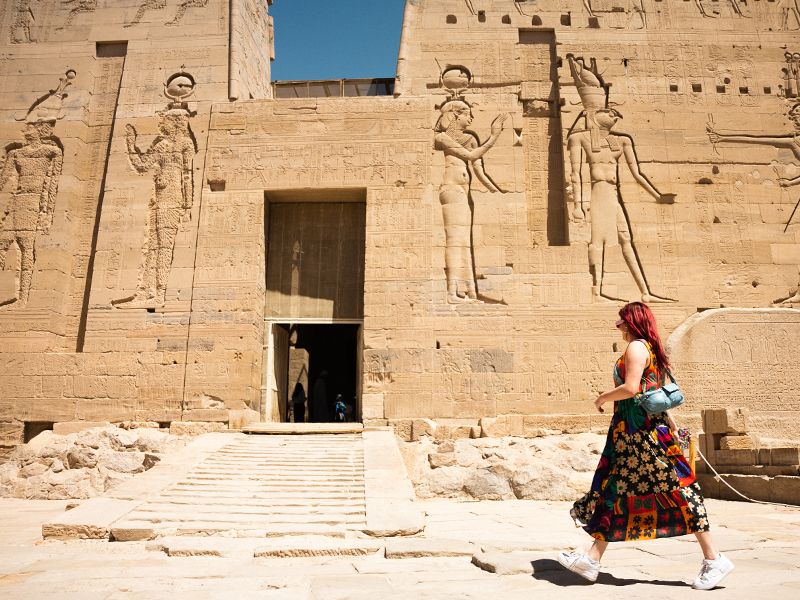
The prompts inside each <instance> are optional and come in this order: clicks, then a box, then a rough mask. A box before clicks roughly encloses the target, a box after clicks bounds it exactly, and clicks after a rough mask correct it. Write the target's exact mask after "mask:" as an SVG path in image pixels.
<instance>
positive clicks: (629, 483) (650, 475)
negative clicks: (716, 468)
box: [571, 340, 709, 542]
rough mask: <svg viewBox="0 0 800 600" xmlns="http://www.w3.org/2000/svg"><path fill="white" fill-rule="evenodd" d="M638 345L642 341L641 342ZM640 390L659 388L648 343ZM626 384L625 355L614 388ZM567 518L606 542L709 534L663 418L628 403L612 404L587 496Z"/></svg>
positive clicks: (691, 479) (691, 477)
mask: <svg viewBox="0 0 800 600" xmlns="http://www.w3.org/2000/svg"><path fill="white" fill-rule="evenodd" d="M640 341H643V340H640ZM644 343H645V345H646V346H647V348H648V350H649V351H650V362H649V364H648V365H647V367H646V368H645V370H644V373H643V374H642V384H641V391H648V390H651V389H654V388H656V387H658V386H659V385H660V381H661V377H660V374H659V369H658V367H657V364H656V357H655V354H654V353H653V349H652V348H651V347H650V344H648V343H647V342H644ZM624 381H625V362H624V356H620V357H619V359H617V363H616V365H615V366H614V383H615V384H616V385H621V384H622V383H623V382H624ZM571 514H572V515H573V516H574V517H575V518H576V520H577V521H579V522H580V523H581V524H582V525H584V530H586V532H587V533H589V535H591V536H592V537H594V538H597V539H599V540H605V541H608V542H621V541H632V540H649V539H655V538H662V537H673V536H677V535H685V534H687V533H695V532H697V531H708V528H709V526H708V518H707V516H706V509H705V506H704V504H703V496H702V494H701V492H700V487H699V485H698V484H697V483H696V482H695V476H694V473H693V472H692V469H691V467H690V466H689V463H688V461H687V460H686V458H685V457H684V455H683V452H682V451H681V449H680V446H679V445H678V443H677V441H676V440H675V438H674V437H673V435H672V432H671V431H670V428H669V425H668V423H667V418H666V415H665V414H664V413H660V414H657V415H650V414H648V413H647V412H646V411H645V410H644V409H642V408H640V407H639V406H637V404H636V401H635V400H634V399H633V398H627V399H625V400H620V401H618V402H615V403H614V416H613V417H612V419H611V425H610V426H609V429H608V436H607V438H606V444H605V447H604V448H603V453H602V456H601V457H600V462H599V464H598V465H597V470H596V471H595V474H594V479H593V481H592V487H591V489H590V490H589V493H588V494H586V495H585V496H584V497H583V498H581V499H580V500H578V501H577V502H576V503H575V504H574V505H573V511H572V512H571Z"/></svg>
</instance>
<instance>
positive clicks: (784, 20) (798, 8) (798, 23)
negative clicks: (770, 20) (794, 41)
mask: <svg viewBox="0 0 800 600" xmlns="http://www.w3.org/2000/svg"><path fill="white" fill-rule="evenodd" d="M778 8H780V11H781V31H790V30H792V31H794V30H797V29H800V3H798V1H797V0H779V2H778ZM792 24H794V26H792Z"/></svg>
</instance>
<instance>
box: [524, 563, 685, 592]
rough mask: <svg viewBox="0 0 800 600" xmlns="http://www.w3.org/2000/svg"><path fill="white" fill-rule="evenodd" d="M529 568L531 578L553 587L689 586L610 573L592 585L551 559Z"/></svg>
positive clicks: (683, 582)
mask: <svg viewBox="0 0 800 600" xmlns="http://www.w3.org/2000/svg"><path fill="white" fill-rule="evenodd" d="M531 566H532V567H533V578H534V579H539V580H542V581H548V582H550V583H552V584H555V585H560V586H562V587H567V586H573V585H597V584H600V585H615V586H625V585H636V584H637V583H646V584H649V585H669V586H674V587H689V584H688V583H686V582H685V581H671V580H666V581H665V580H661V579H620V578H619V577H614V576H613V575H611V574H610V573H600V575H599V577H598V578H597V581H596V582H595V583H594V584H593V583H592V582H590V581H587V580H585V579H584V578H583V577H581V576H580V575H576V574H575V573H573V572H572V571H567V570H566V569H565V568H564V567H562V566H561V565H560V564H559V563H558V561H556V560H553V559H551V558H542V559H539V560H534V561H532V562H531Z"/></svg>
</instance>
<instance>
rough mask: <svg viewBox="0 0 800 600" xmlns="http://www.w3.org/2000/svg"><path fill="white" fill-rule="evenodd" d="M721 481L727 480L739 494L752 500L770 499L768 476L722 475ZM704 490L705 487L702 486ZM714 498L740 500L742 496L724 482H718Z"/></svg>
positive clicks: (766, 500) (767, 500)
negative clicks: (717, 489)
mask: <svg viewBox="0 0 800 600" xmlns="http://www.w3.org/2000/svg"><path fill="white" fill-rule="evenodd" d="M722 481H724V482H727V483H728V484H729V485H730V486H731V487H733V489H735V490H736V491H737V492H739V493H740V494H744V495H745V496H746V497H748V498H752V499H753V500H762V501H765V502H769V500H770V489H769V488H770V478H769V477H766V476H763V475H723V476H722ZM703 491H704V492H705V488H703ZM715 497H716V498H719V499H720V500H736V501H741V500H742V497H741V496H739V495H738V494H736V492H734V491H733V490H731V488H729V487H728V486H727V485H725V483H722V482H720V484H719V492H718V494H717V496H715Z"/></svg>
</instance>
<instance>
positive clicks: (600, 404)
mask: <svg viewBox="0 0 800 600" xmlns="http://www.w3.org/2000/svg"><path fill="white" fill-rule="evenodd" d="M605 403H606V399H605V398H603V394H600V395H599V396H598V397H597V399H595V401H594V405H595V407H596V408H597V412H601V413H602V412H606V411H604V410H603V404H605Z"/></svg>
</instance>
